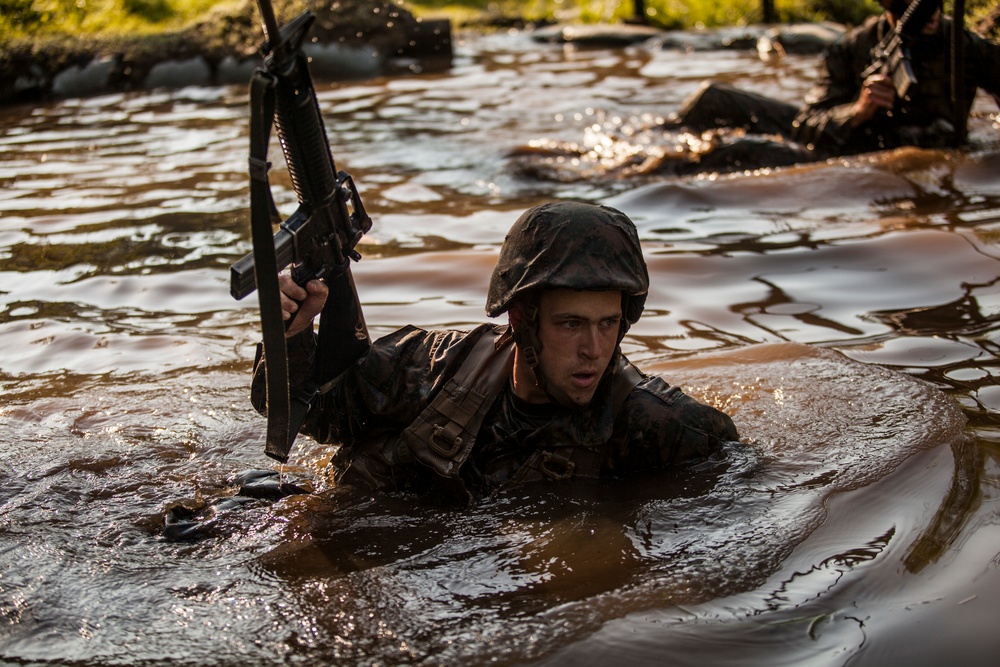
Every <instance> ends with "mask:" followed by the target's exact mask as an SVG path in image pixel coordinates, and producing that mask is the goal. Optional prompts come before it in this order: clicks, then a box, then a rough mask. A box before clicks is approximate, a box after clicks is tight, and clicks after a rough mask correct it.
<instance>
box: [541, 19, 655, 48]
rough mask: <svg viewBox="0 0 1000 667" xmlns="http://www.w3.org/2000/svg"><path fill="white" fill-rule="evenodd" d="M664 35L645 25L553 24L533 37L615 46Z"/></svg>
mask: <svg viewBox="0 0 1000 667" xmlns="http://www.w3.org/2000/svg"><path fill="white" fill-rule="evenodd" d="M663 35H664V32H663V31H662V30H660V29H659V28H653V27H650V26H643V25H631V24H600V25H551V26H545V27H543V28H539V29H537V30H535V31H533V32H532V33H531V38H532V39H533V40H535V41H536V42H547V43H552V44H565V43H573V44H579V45H581V46H595V47H608V46H610V47H613V46H628V45H630V44H638V43H641V42H645V41H648V40H650V39H653V38H659V37H662V36H663Z"/></svg>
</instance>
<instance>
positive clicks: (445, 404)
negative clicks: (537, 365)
mask: <svg viewBox="0 0 1000 667" xmlns="http://www.w3.org/2000/svg"><path fill="white" fill-rule="evenodd" d="M512 343H513V338H512V337H511V336H510V335H507V334H505V335H503V336H501V337H499V338H496V337H495V336H494V335H493V332H492V330H491V329H490V328H488V327H484V330H483V332H482V334H481V335H480V338H479V340H478V341H476V342H475V344H474V346H473V348H472V351H471V352H469V356H468V357H467V358H466V360H465V361H464V362H463V363H462V365H461V366H460V367H459V369H458V372H457V373H455V376H454V377H452V378H451V379H450V380H448V382H447V383H445V386H444V387H442V388H441V391H439V392H438V393H437V395H436V396H435V397H434V399H433V400H432V401H431V403H430V405H428V406H427V407H426V408H425V409H424V411H423V412H421V413H420V415H419V416H418V417H417V418H416V419H415V420H414V421H413V423H412V424H410V426H409V427H407V429H406V430H405V431H403V435H402V437H403V442H405V443H406V446H407V447H408V448H409V450H410V452H411V453H412V454H413V457H414V458H416V459H417V460H418V461H420V462H421V463H423V464H424V465H426V466H428V467H429V468H430V469H431V470H433V471H434V472H435V473H437V474H438V475H441V476H442V477H451V478H455V477H457V476H458V469H459V467H460V466H461V465H462V463H464V462H465V460H466V459H467V458H468V457H469V453H470V452H471V451H472V445H473V442H474V441H475V437H476V434H477V433H478V432H479V427H480V426H482V423H483V418H484V417H485V416H486V415H485V413H486V410H487V409H488V408H489V401H492V400H493V399H494V398H496V396H497V395H498V394H499V393H500V390H501V389H502V388H503V386H504V383H505V382H506V381H507V378H509V377H510V373H511V370H512V369H513V367H514V346H513V344H512Z"/></svg>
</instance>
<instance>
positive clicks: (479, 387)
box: [252, 201, 738, 502]
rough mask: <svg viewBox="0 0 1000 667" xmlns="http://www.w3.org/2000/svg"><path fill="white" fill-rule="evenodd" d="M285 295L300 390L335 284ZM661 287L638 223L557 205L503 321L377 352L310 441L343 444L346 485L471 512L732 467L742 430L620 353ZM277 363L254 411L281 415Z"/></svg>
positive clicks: (612, 213)
mask: <svg viewBox="0 0 1000 667" xmlns="http://www.w3.org/2000/svg"><path fill="white" fill-rule="evenodd" d="M281 286H282V291H283V294H284V295H285V297H286V298H285V299H284V300H283V304H282V307H283V310H284V311H285V316H286V318H287V320H288V321H289V323H290V326H289V328H288V330H287V334H288V355H289V366H290V368H292V369H293V376H294V377H293V378H292V383H293V385H294V384H295V383H296V382H300V383H301V382H304V381H305V380H306V379H307V378H308V377H309V376H310V374H311V373H313V372H314V369H313V359H314V358H315V355H316V345H317V343H316V337H315V335H314V334H313V327H312V320H313V318H314V317H315V316H316V315H317V314H319V313H320V312H321V311H322V309H323V305H324V303H325V300H326V298H327V295H328V290H327V287H326V285H325V284H324V283H323V282H321V281H318V280H317V281H312V282H309V283H308V284H307V285H306V286H305V287H300V286H299V285H297V284H296V283H295V282H294V281H292V280H291V278H290V277H288V276H283V277H282V279H281ZM648 286H649V277H648V273H647V269H646V264H645V261H644V259H643V256H642V249H641V247H640V244H639V238H638V233H637V231H636V228H635V225H634V224H633V222H632V221H631V220H630V219H629V218H628V216H626V215H625V214H624V213H622V212H620V211H617V210H615V209H612V208H609V207H606V206H599V205H593V204H583V203H573V202H565V201H563V202H555V203H548V204H543V205H540V206H536V207H534V208H531V209H529V210H528V211H527V212H525V213H524V214H523V215H522V216H521V217H520V218H519V219H518V220H517V222H516V223H515V224H514V226H513V227H512V228H511V230H510V232H509V233H508V235H507V238H506V240H505V241H504V244H503V246H502V248H501V252H500V256H499V259H498V261H497V264H496V268H495V269H494V272H493V275H492V278H491V281H490V285H489V292H488V296H487V303H486V312H487V315H489V316H490V317H496V316H500V315H502V314H504V313H506V314H507V317H508V324H506V325H493V324H483V325H480V326H479V327H477V328H475V329H473V330H472V331H469V332H462V331H454V330H448V331H425V330H423V329H420V328H417V327H414V326H407V327H404V328H402V329H400V330H398V331H396V332H395V333H391V334H388V335H386V336H384V337H383V338H381V339H379V340H377V341H375V342H374V343H373V345H372V347H371V348H370V349H369V350H368V352H367V353H366V354H365V355H364V356H362V357H361V358H360V359H359V360H358V361H357V362H356V363H355V364H354V365H353V366H351V367H350V368H348V370H347V371H346V372H344V373H342V374H340V375H339V376H338V377H336V378H314V380H315V381H317V382H318V383H319V384H321V385H323V386H324V391H323V392H322V393H321V394H320V395H319V396H318V397H317V398H316V399H315V400H314V401H313V403H312V407H311V410H310V412H309V413H308V415H307V416H306V418H305V423H304V426H303V428H302V429H301V432H302V433H305V434H307V435H309V436H312V437H313V438H315V439H316V440H318V441H320V442H337V443H342V447H341V448H340V450H339V451H338V453H337V455H336V457H335V459H334V461H333V468H334V471H333V474H334V477H335V479H336V481H337V483H338V484H342V485H348V484H350V485H360V486H362V487H364V488H369V489H374V490H408V491H415V492H422V493H430V494H436V495H437V496H439V497H442V498H448V499H449V500H455V499H457V500H458V501H459V502H469V501H471V500H476V499H480V498H483V497H487V496H489V495H491V494H494V493H496V492H497V491H500V490H502V489H505V488H508V487H512V486H516V485H521V484H525V483H529V482H538V481H545V480H548V481H557V480H564V479H569V478H585V479H586V478H590V479H594V478H604V477H624V476H629V475H632V474H638V473H643V472H647V471H652V470H658V469H666V468H675V469H676V468H678V467H680V466H685V465H694V464H704V463H705V462H706V461H713V460H718V461H722V460H723V459H724V458H725V456H724V452H725V448H726V443H733V442H735V441H736V440H737V438H738V435H737V432H736V428H735V427H734V425H733V422H732V420H731V419H730V418H729V417H728V416H727V415H725V414H724V413H722V412H720V411H718V410H716V409H715V408H712V407H709V406H707V405H704V404H702V403H699V402H697V401H696V400H694V399H692V398H690V397H689V396H687V395H686V394H684V393H683V392H682V391H681V390H680V389H679V388H677V387H674V386H670V385H669V384H668V383H667V382H665V381H664V380H663V379H661V378H659V377H652V376H647V375H645V374H643V373H642V372H640V371H639V370H638V369H637V368H636V367H635V366H633V365H632V364H631V363H630V362H629V361H628V360H627V359H626V358H625V357H624V356H623V355H622V353H621V349H620V343H621V341H622V339H623V337H624V336H625V334H626V332H627V331H628V330H629V327H630V326H631V325H633V324H634V323H635V322H636V321H637V320H638V319H639V318H640V316H641V315H642V312H643V308H644V304H645V300H646V295H647V291H648ZM265 368H266V360H263V359H262V360H260V361H259V362H258V363H257V364H256V367H255V369H254V382H253V392H252V400H253V403H254V405H255V407H256V408H257V409H258V410H260V411H262V412H263V411H265V410H266V395H265V393H266V392H265V389H266V386H265V385H266V383H265V380H264V377H265Z"/></svg>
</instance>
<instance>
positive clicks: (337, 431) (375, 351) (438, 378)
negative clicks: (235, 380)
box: [251, 325, 486, 444]
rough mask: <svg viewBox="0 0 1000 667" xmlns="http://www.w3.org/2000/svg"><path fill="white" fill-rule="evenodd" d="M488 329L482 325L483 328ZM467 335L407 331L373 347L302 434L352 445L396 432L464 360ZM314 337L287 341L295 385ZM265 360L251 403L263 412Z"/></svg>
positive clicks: (319, 404)
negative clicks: (369, 438) (380, 434)
mask: <svg viewBox="0 0 1000 667" xmlns="http://www.w3.org/2000/svg"><path fill="white" fill-rule="evenodd" d="M483 326H486V325H483ZM468 337H469V334H468V333H467V332H461V331H433V332H428V331H424V330H422V329H419V328H417V327H413V326H408V327H404V328H402V329H399V330H398V331H396V332H394V333H391V334H388V335H386V336H384V337H382V338H380V339H378V340H377V341H375V342H374V344H373V345H372V347H371V348H370V349H369V351H368V352H367V353H366V354H365V356H363V357H362V358H361V359H359V360H358V361H357V362H356V363H355V364H354V365H353V366H351V368H349V369H348V370H347V371H345V372H344V373H343V374H342V375H341V376H340V377H339V378H337V380H336V381H335V382H334V383H333V386H332V388H331V389H330V391H329V392H328V393H326V394H324V395H321V396H319V397H317V398H316V400H315V401H314V405H313V408H312V410H310V412H309V415H308V417H307V418H306V422H305V424H304V425H303V427H302V429H301V432H302V433H304V434H305V435H308V436H311V437H313V438H315V439H316V440H317V441H319V442H338V443H344V444H350V443H352V442H354V441H355V440H357V439H360V438H367V437H370V436H372V435H377V434H379V433H381V432H386V433H388V432H393V431H395V432H399V431H402V430H403V429H404V428H405V427H406V426H408V425H409V424H410V422H412V421H413V420H414V419H415V418H416V417H417V415H418V414H419V413H420V411H421V410H422V409H423V408H424V407H425V406H426V405H427V403H428V402H429V400H430V398H431V397H432V396H433V395H434V394H435V393H436V392H437V390H438V389H439V388H440V387H441V386H442V385H443V384H444V382H445V381H446V380H447V378H449V377H451V375H452V374H454V372H455V370H456V369H457V368H458V366H459V365H461V363H462V362H463V361H464V360H465V358H466V357H467V356H468V352H469V350H470V349H471V347H472V346H471V345H470V344H469V342H468ZM314 355H315V336H314V335H313V334H312V333H311V332H304V333H303V334H301V335H299V336H296V337H294V338H292V339H290V340H289V342H288V358H289V373H290V377H291V378H292V383H293V385H294V384H295V383H296V382H301V381H302V379H303V378H305V377H308V373H309V372H310V369H311V366H312V360H313V358H314ZM264 369H265V364H264V360H262V359H261V360H259V361H258V363H257V364H256V366H255V369H254V377H253V382H252V385H251V400H252V402H253V405H254V407H255V408H257V410H258V411H259V412H261V413H262V414H263V413H264V405H265V389H266V383H265V379H264Z"/></svg>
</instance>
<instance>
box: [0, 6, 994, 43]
mask: <svg viewBox="0 0 1000 667" xmlns="http://www.w3.org/2000/svg"><path fill="white" fill-rule="evenodd" d="M248 1H252V0H0V35H2V36H3V37H0V47H2V42H7V41H10V40H17V39H25V38H27V39H33V38H38V37H53V38H57V39H59V38H62V39H66V38H70V39H72V38H80V37H101V38H106V37H117V36H123V35H142V34H154V33H160V32H164V31H171V30H180V29H182V28H184V27H186V26H190V25H192V24H194V23H197V22H199V21H204V20H205V19H206V17H208V16H209V15H211V14H222V13H230V14H231V13H240V9H241V8H244V7H245V5H246V3H247V2H248ZM331 1H333V0H331ZM995 1H996V0H966V8H967V14H968V16H969V21H970V23H971V22H972V21H974V20H975V19H976V18H977V17H980V16H983V15H985V14H986V12H987V11H988V10H989V9H990V8H992V6H993V5H994V3H995ZM276 4H277V5H278V7H279V8H280V6H281V2H280V1H279V2H277V3H276ZM400 4H402V5H403V6H404V7H406V8H407V9H409V10H410V11H411V12H413V13H414V14H415V15H417V16H442V15H443V16H448V17H450V18H451V19H452V20H453V22H454V23H455V24H456V25H458V26H461V25H463V24H473V25H489V24H491V23H493V24H496V25H499V24H501V23H502V22H503V21H504V20H507V21H513V20H515V19H517V20H523V21H527V22H540V21H549V22H550V21H567V22H569V21H575V22H581V23H596V22H615V21H623V20H627V19H630V18H632V17H633V16H634V14H635V9H634V5H633V3H632V2H631V1H628V2H612V1H611V0H413V1H410V0H404V1H402V2H400ZM643 4H644V5H645V15H646V21H647V22H648V23H649V24H650V25H654V26H659V27H663V28H670V29H683V28H693V27H701V26H705V27H714V26H722V25H741V24H748V23H754V22H758V21H760V18H761V16H762V0H721V1H720V0H645V1H644V3H643ZM950 5H951V2H950V0H946V2H945V6H946V7H949V6H950ZM774 8H775V12H776V14H777V16H778V19H779V20H780V21H782V22H790V21H819V20H832V21H838V22H842V23H858V22H860V21H861V20H863V19H864V17H865V16H868V15H869V14H871V13H874V12H877V11H879V5H878V3H877V1H876V0H860V1H859V0H774Z"/></svg>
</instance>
